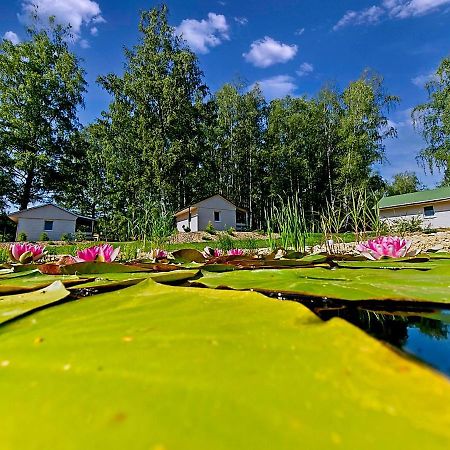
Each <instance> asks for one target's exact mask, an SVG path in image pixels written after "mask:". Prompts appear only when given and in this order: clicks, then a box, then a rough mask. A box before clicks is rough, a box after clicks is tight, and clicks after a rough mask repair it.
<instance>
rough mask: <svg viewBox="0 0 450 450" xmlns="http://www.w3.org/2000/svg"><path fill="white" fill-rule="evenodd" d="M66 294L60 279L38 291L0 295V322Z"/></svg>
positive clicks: (47, 303)
mask: <svg viewBox="0 0 450 450" xmlns="http://www.w3.org/2000/svg"><path fill="white" fill-rule="evenodd" d="M68 295H69V291H68V290H67V289H66V288H65V287H64V285H63V284H62V283H61V281H55V282H53V283H52V284H51V285H50V286H47V287H45V288H44V289H41V290H39V291H35V292H28V293H26V294H16V295H5V296H0V324H2V323H4V322H6V321H8V320H11V319H14V318H16V317H19V316H21V315H22V314H26V313H29V312H30V311H33V310H34V309H37V308H42V307H43V306H47V305H50V304H52V303H55V302H58V301H60V300H63V299H64V298H66V297H67V296H68Z"/></svg>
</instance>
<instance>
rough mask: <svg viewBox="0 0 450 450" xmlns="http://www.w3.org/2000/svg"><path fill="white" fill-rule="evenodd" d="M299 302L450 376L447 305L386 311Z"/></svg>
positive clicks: (325, 302) (449, 316)
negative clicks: (344, 322) (336, 318)
mask: <svg viewBox="0 0 450 450" xmlns="http://www.w3.org/2000/svg"><path fill="white" fill-rule="evenodd" d="M296 300H297V301H299V300H298V299H296ZM300 302H301V303H304V304H305V306H308V308H309V309H310V310H311V311H313V312H314V313H315V314H317V315H318V316H319V317H320V318H321V319H322V320H325V321H327V320H330V319H332V318H334V317H340V318H341V319H344V320H346V321H347V322H350V323H352V324H353V325H355V326H357V327H358V328H360V329H362V330H364V331H365V332H367V333H368V334H370V335H371V336H373V337H375V338H376V339H379V340H382V341H384V342H386V343H388V344H390V345H392V346H393V347H395V348H397V349H399V350H401V351H402V352H405V353H406V354H408V355H410V356H412V357H413V358H416V359H418V360H419V361H422V362H424V363H426V364H429V365H430V366H432V367H434V368H435V369H437V370H439V371H441V372H442V373H445V374H446V375H448V376H450V308H449V309H447V308H445V309H443V308H428V309H427V308H420V309H418V308H413V307H411V308H410V309H407V310H402V311H399V310H398V307H395V306H393V307H392V310H389V309H387V308H383V309H379V308H373V307H372V308H370V309H369V308H367V307H363V306H361V305H355V304H342V305H332V304H330V303H329V302H328V301H326V300H317V299H315V300H308V301H304V300H303V301H301V300H300Z"/></svg>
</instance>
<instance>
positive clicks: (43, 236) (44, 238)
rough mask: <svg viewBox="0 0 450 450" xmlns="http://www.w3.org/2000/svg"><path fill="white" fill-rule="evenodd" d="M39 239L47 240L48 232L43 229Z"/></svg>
mask: <svg viewBox="0 0 450 450" xmlns="http://www.w3.org/2000/svg"><path fill="white" fill-rule="evenodd" d="M39 240H40V241H49V240H50V238H49V237H48V234H47V233H46V232H45V231H44V232H43V233H41V234H40V236H39Z"/></svg>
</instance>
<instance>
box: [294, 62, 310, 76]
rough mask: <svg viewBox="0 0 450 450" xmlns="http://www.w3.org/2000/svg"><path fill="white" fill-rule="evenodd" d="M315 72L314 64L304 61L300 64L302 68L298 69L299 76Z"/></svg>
mask: <svg viewBox="0 0 450 450" xmlns="http://www.w3.org/2000/svg"><path fill="white" fill-rule="evenodd" d="M313 72H314V66H313V65H312V64H310V63H307V62H304V63H302V64H300V68H299V69H298V70H297V75H298V76H299V77H305V76H307V75H309V74H311V73H313Z"/></svg>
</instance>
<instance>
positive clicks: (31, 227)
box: [16, 217, 76, 241]
mask: <svg viewBox="0 0 450 450" xmlns="http://www.w3.org/2000/svg"><path fill="white" fill-rule="evenodd" d="M45 220H53V230H52V231H45V230H44V222H45ZM75 223H76V220H75V217H73V218H72V220H64V219H54V218H51V217H47V218H46V219H34V218H25V217H21V218H19V222H18V224H17V233H16V239H17V236H18V235H19V233H21V232H23V233H25V234H26V235H27V240H28V241H37V240H39V238H40V236H41V234H42V233H47V235H48V237H49V239H50V240H51V241H59V240H60V239H61V236H62V235H63V234H65V233H70V234H72V235H73V234H74V233H75Z"/></svg>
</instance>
